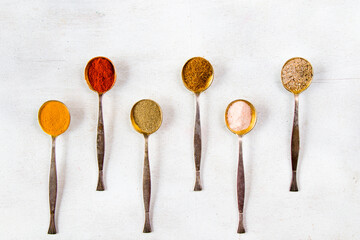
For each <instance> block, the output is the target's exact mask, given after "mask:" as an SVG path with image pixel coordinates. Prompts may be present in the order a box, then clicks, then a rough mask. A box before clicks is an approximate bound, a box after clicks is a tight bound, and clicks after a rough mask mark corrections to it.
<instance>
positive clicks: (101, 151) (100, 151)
mask: <svg viewBox="0 0 360 240" xmlns="http://www.w3.org/2000/svg"><path fill="white" fill-rule="evenodd" d="M97 59H105V60H107V61H108V62H109V63H110V64H111V66H112V68H113V71H114V79H113V81H112V85H111V86H110V87H108V88H107V89H106V91H104V92H98V91H96V90H95V89H94V86H92V85H91V83H90V80H89V68H90V66H91V63H92V62H93V61H95V60H97ZM85 80H86V83H87V85H88V86H89V88H90V90H92V91H95V92H97V93H98V95H99V117H98V128H97V139H96V141H97V146H96V148H97V159H98V168H99V176H98V183H97V187H96V191H104V190H105V186H104V179H103V178H104V176H103V175H104V174H103V166H104V156H105V133H104V120H103V112H102V96H103V94H104V93H105V92H107V91H109V90H110V89H111V88H112V87H113V86H114V84H115V82H116V71H115V67H114V64H113V63H112V62H111V61H110V59H108V58H106V57H95V58H92V59H90V61H89V62H88V63H87V64H86V67H85Z"/></svg>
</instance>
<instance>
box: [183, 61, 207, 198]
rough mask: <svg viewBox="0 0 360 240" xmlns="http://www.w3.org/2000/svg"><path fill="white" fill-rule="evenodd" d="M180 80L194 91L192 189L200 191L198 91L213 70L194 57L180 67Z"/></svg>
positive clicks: (205, 62) (203, 87)
mask: <svg viewBox="0 0 360 240" xmlns="http://www.w3.org/2000/svg"><path fill="white" fill-rule="evenodd" d="M181 76H182V80H183V83H184V85H185V87H186V88H187V89H188V90H190V91H192V92H193V93H195V99H196V114H195V128H194V157H195V169H196V177H195V179H196V180H195V187H194V191H201V189H202V187H201V182H200V162H201V125H200V107H199V96H200V93H201V92H203V91H205V90H206V89H207V88H208V87H210V85H211V83H212V81H213V78H214V70H213V67H212V66H211V64H210V62H209V61H207V60H206V59H205V58H202V57H194V58H191V59H189V60H188V61H187V62H186V63H185V65H184V67H183V69H182V73H181Z"/></svg>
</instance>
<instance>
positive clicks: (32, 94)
mask: <svg viewBox="0 0 360 240" xmlns="http://www.w3.org/2000/svg"><path fill="white" fill-rule="evenodd" d="M359 10H360V2H359V1H357V0H352V1H350V0H349V1H340V0H337V1H336V0H330V1H329V0H327V1H325V0H323V1H322V0H321V1H286V0H281V1H266V0H263V1H236V0H228V1H209V0H206V1H205V0H203V1H180V0H179V1H172V2H170V1H165V0H161V1H145V0H142V1H141V0H139V1H118V2H115V1H110V0H109V1H73V0H68V1H33V2H30V1H25V0H21V1H12V0H1V1H0V54H1V56H0V66H1V71H0V81H1V88H0V93H1V94H0V99H1V101H0V115H1V117H0V123H1V124H0V134H1V138H0V146H1V147H0V153H1V158H0V159H1V160H0V161H1V162H0V165H1V167H0V239H6V240H7V239H21V240H22V239H26V240H27V239H30V240H32V239H67V240H68V239H76V240H78V239H91V240H92V239H94V240H95V239H96V240H97V239H106V240H108V239H130V240H131V239H156V240H161V239H164V240H169V239H174V240H175V239H181V240H184V239H194V240H212V239H214V240H218V239H227V240H228V239H244V240H245V239H247V240H250V239H256V240H260V239H266V240H269V239H271V240H272V239H276V240H279V239H280V240H289V239H291V240H297V239H299V240H300V239H301V240H304V239H306V240H310V239H311V240H315V239H319V240H323V239H327V240H335V239H341V240H347V239H352V240H354V239H360V228H359V225H360V217H359V216H360V182H359V179H360V159H359V155H360V151H359V145H360V141H359V133H360V127H359V118H360V111H359V104H360V97H359V89H360V55H359V53H360V34H359V31H360V27H359V26H360V25H359V24H360V15H359ZM99 55H103V56H106V57H108V58H110V59H111V60H112V61H113V62H114V64H115V66H116V71H117V75H118V78H117V82H116V84H115V86H114V87H113V89H111V91H110V92H108V93H106V94H105V95H104V98H103V105H104V122H105V133H106V138H105V140H106V155H105V184H106V191H104V192H96V191H95V188H96V183H97V173H98V172H97V160H96V128H97V111H98V106H97V103H98V100H97V95H96V94H95V93H94V92H92V91H90V90H89V88H88V86H87V84H86V83H85V80H84V74H83V71H84V68H85V65H86V63H87V61H88V60H90V59H91V58H92V57H95V56H99ZM194 56H203V57H205V58H207V59H208V60H209V61H210V62H211V63H212V65H213V67H214V73H215V78H214V82H213V84H212V86H211V87H210V88H209V89H208V90H207V91H206V92H205V93H204V94H202V95H201V99H200V101H201V123H202V137H203V152H202V154H203V155H202V156H203V158H202V165H201V167H202V180H203V188H204V189H203V191H202V192H193V191H192V190H193V184H194V178H195V173H194V160H193V126H194V113H195V112H194V110H195V109H194V97H193V94H191V93H190V92H189V91H187V89H186V88H185V87H184V86H183V84H182V81H181V75H180V72H181V68H182V66H183V64H184V63H185V62H186V61H187V60H188V59H189V58H191V57H194ZM295 56H301V57H304V58H306V59H308V60H309V61H310V62H311V64H312V65H313V68H314V78H313V82H312V84H311V86H310V87H309V89H308V90H306V91H305V92H303V93H302V94H301V95H300V116H299V117H300V141H301V152H300V158H299V161H300V163H299V177H298V182H299V188H300V191H299V192H298V193H293V192H289V184H290V179H291V165H290V138H291V128H292V119H293V96H292V95H291V94H290V93H289V92H287V91H286V90H285V89H284V88H283V87H282V84H281V82H280V70H281V67H282V65H283V64H284V63H285V61H286V60H288V59H289V58H291V57H295ZM142 98H150V99H153V100H155V101H157V102H158V103H159V104H160V106H161V108H162V110H163V117H164V119H163V124H162V126H161V128H160V129H159V131H158V132H156V133H155V134H154V135H152V136H151V137H150V139H149V141H150V142H149V148H150V149H149V151H150V162H151V174H152V199H151V213H152V225H153V230H154V231H153V232H152V233H150V234H143V233H142V228H143V221H144V211H143V200H142V166H143V154H144V153H143V147H144V140H143V137H142V136H141V135H140V134H138V133H137V132H136V131H134V129H133V128H132V126H131V123H130V118H129V113H130V109H131V107H132V106H133V104H134V103H135V102H136V101H138V100H140V99H142ZM237 98H244V99H247V100H249V101H250V102H252V103H253V104H254V106H255V108H256V109H257V113H258V121H257V124H256V126H255V128H254V129H253V131H252V132H250V133H249V134H248V135H246V136H245V137H244V139H243V140H244V162H245V174H246V205H245V212H246V213H245V215H246V216H245V226H246V230H247V233H246V234H244V235H241V236H239V235H238V234H237V233H236V229H237V221H238V212H237V200H236V171H237V156H238V148H237V147H238V143H237V138H236V136H235V135H233V134H232V133H231V132H230V131H229V130H228V129H227V128H226V126H225V123H224V111H225V108H226V106H227V104H228V103H230V102H231V101H232V100H234V99H237ZM50 99H57V100H60V101H63V102H64V103H65V104H66V105H67V106H68V108H69V110H70V113H71V124H70V127H69V129H68V131H67V132H66V133H65V134H63V135H61V136H59V137H58V140H57V152H56V154H57V156H56V157H57V167H58V199H57V200H58V202H57V209H56V210H57V217H56V219H57V228H58V232H59V233H58V234H57V235H55V236H49V235H47V229H48V222H49V206H48V174H49V166H50V151H51V138H50V137H49V136H48V135H46V134H45V133H44V132H43V131H42V130H41V128H40V126H39V124H38V121H37V112H38V109H39V107H40V106H41V104H42V103H43V102H45V101H47V100H50Z"/></svg>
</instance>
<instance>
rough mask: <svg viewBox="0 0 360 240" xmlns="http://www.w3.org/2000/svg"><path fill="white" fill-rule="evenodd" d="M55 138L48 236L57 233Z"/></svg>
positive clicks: (51, 164) (53, 141) (51, 166)
mask: <svg viewBox="0 0 360 240" xmlns="http://www.w3.org/2000/svg"><path fill="white" fill-rule="evenodd" d="M55 138H56V137H52V148H51V163H50V177H49V203H50V225H49V230H48V234H55V233H56V226H55V207H56V195H57V176H56V159H55Z"/></svg>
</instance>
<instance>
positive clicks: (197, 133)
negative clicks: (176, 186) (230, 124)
mask: <svg viewBox="0 0 360 240" xmlns="http://www.w3.org/2000/svg"><path fill="white" fill-rule="evenodd" d="M199 95H200V93H196V94H195V97H196V114H195V128H194V157H195V169H196V180H195V187H194V191H201V190H202V187H201V182H200V162H201V124H200V106H199Z"/></svg>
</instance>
